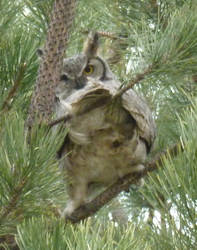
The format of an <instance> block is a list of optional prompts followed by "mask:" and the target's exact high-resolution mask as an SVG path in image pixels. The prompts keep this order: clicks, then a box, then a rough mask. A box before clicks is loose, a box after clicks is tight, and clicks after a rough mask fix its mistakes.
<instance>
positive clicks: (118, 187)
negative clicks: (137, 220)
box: [66, 143, 183, 223]
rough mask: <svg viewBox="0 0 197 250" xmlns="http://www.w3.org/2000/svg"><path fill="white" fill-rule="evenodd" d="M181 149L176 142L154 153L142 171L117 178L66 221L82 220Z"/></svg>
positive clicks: (75, 221) (76, 221)
mask: <svg viewBox="0 0 197 250" xmlns="http://www.w3.org/2000/svg"><path fill="white" fill-rule="evenodd" d="M181 151H183V147H182V146H181V144H180V143H177V144H174V145H172V146H171V147H170V148H169V149H167V150H166V151H164V152H161V153H158V154H156V155H155V157H154V158H153V159H152V160H150V161H149V162H148V163H147V164H146V168H145V169H144V170H143V171H142V172H140V173H135V174H129V175H127V176H125V177H124V178H122V179H119V180H118V181H117V182H115V183H114V184H113V185H111V186H110V187H108V188H107V189H106V190H105V191H104V192H102V193H101V194H100V195H98V196H97V197H96V198H95V199H94V200H92V201H91V202H89V203H87V204H85V205H84V206H81V207H79V208H78V209H76V210H75V211H74V212H73V213H72V215H70V216H67V217H66V221H70V222H72V223H78V222H79V221H81V220H84V219H86V218H87V217H89V216H91V215H93V214H94V213H96V212H97V211H98V210H99V209H100V208H101V207H103V206H104V205H106V204H107V203H108V202H109V201H111V200H112V199H113V198H114V197H116V196H117V195H118V194H119V193H120V192H122V191H124V190H128V189H129V187H130V185H131V184H135V183H136V182H137V181H138V180H139V179H140V178H142V177H144V176H146V175H147V174H148V173H150V172H152V171H154V170H156V169H157V168H158V166H161V165H162V159H163V158H164V157H167V156H168V155H170V156H176V155H177V154H178V153H179V152H181Z"/></svg>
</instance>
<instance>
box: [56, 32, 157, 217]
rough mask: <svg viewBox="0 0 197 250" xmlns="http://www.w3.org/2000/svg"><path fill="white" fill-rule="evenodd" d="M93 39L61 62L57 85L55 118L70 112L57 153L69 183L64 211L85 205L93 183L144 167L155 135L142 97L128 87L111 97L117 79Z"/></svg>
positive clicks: (111, 180) (106, 181)
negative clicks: (67, 199) (74, 54)
mask: <svg viewBox="0 0 197 250" xmlns="http://www.w3.org/2000/svg"><path fill="white" fill-rule="evenodd" d="M91 39H92V40H91ZM91 39H89V41H90V44H89V45H88V48H87V46H86V48H85V49H84V52H83V53H81V54H79V55H76V56H74V57H71V58H68V59H65V60H64V62H63V72H62V75H61V79H60V82H59V84H58V86H57V89H56V99H57V103H56V108H55V112H56V115H57V118H59V117H62V116H65V115H67V114H68V115H71V116H72V118H71V119H70V120H69V121H68V122H67V123H66V124H65V127H66V128H67V129H68V133H67V135H66V138H65V140H64V144H63V145H62V147H61V148H60V150H59V152H58V155H59V157H60V158H61V168H62V169H63V171H65V172H66V175H67V178H68V182H69V185H68V193H69V197H70V201H69V202H68V205H67V207H66V208H65V210H64V213H63V214H64V215H65V214H67V215H68V214H71V213H72V212H73V211H74V210H75V209H76V208H78V207H79V206H80V205H82V204H83V203H85V202H86V201H87V199H88V198H89V197H90V195H91V193H92V192H93V191H92V190H94V189H93V188H92V187H93V186H94V185H95V184H96V185H97V186H103V187H106V186H109V185H110V184H112V183H114V182H115V181H116V180H117V179H118V178H121V177H123V176H125V175H126V174H129V173H132V172H136V171H141V170H143V169H144V162H145V160H146V157H147V154H148V153H149V152H150V149H151V147H152V144H153V141H154V138H155V124H154V121H153V119H152V115H151V112H150V110H149V108H148V106H147V104H146V102H145V101H144V100H143V99H142V98H141V97H139V96H138V95H137V94H136V93H135V92H134V91H133V90H131V89H130V90H128V91H127V92H126V93H124V94H123V95H122V96H121V97H120V98H119V99H118V100H114V98H113V96H114V95H115V94H116V93H117V91H118V90H119V89H120V88H121V83H120V82H119V81H118V80H117V79H116V77H115V75H114V74H113V73H112V72H111V70H110V69H109V66H108V64H107V62H106V61H105V60H103V59H102V58H101V57H100V56H98V55H97V54H96V46H95V44H94V42H95V40H97V39H96V38H95V37H94V38H92V37H91ZM91 42H92V44H91Z"/></svg>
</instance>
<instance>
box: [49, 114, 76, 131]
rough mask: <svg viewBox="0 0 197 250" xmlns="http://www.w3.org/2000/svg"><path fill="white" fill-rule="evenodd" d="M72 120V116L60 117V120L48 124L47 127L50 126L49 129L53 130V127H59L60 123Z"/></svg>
mask: <svg viewBox="0 0 197 250" xmlns="http://www.w3.org/2000/svg"><path fill="white" fill-rule="evenodd" d="M71 118H72V116H71V115H64V116H62V117H60V118H58V119H56V120H53V121H51V122H50V123H48V125H47V126H48V127H49V128H52V127H53V126H55V125H57V124H58V123H60V122H67V121H68V120H70V119H71Z"/></svg>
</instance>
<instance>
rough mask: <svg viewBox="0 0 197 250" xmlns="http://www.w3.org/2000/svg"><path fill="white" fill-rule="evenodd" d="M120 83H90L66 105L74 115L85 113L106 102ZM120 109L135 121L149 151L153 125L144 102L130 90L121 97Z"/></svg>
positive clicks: (152, 139)
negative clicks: (125, 111)
mask: <svg viewBox="0 0 197 250" xmlns="http://www.w3.org/2000/svg"><path fill="white" fill-rule="evenodd" d="M119 87H120V83H119V82H118V81H114V80H113V81H105V82H104V83H103V82H101V81H96V82H94V81H93V82H92V83H90V84H89V85H87V86H86V87H85V88H83V89H82V90H79V91H77V92H76V93H75V94H73V95H72V96H70V97H69V98H68V99H67V103H68V104H69V105H70V106H71V107H72V111H73V113H74V114H76V115H80V114H82V113H86V112H88V111H89V110H92V109H94V108H96V107H98V106H101V105H103V104H104V103H105V102H108V103H109V101H110V100H111V99H112V97H113V96H114V95H115V94H116V93H117V91H118V90H119ZM121 99H122V102H121V105H122V107H123V108H124V109H125V110H127V111H128V112H129V114H130V115H131V116H132V118H133V119H134V120H135V121H136V124H137V126H138V129H139V134H140V137H141V138H142V139H144V140H145V141H146V144H147V146H148V149H149V150H150V149H151V146H152V145H153V142H154V139H155V131H156V128H155V123H154V120H153V118H152V113H151V111H150V109H149V107H148V105H147V103H146V102H145V100H144V99H143V98H142V97H140V96H138V95H137V94H136V93H135V91H133V90H132V89H130V90H128V91H127V92H126V93H124V94H123V95H122V97H121Z"/></svg>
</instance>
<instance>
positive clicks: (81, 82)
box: [75, 76, 87, 89]
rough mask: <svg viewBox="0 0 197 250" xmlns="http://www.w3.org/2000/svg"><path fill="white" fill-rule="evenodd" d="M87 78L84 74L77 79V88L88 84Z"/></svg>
mask: <svg viewBox="0 0 197 250" xmlns="http://www.w3.org/2000/svg"><path fill="white" fill-rule="evenodd" d="M86 82H87V79H86V78H85V77H84V76H81V77H78V78H76V79H75V88H76V89H82V88H83V87H84V86H85V85H86Z"/></svg>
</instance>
